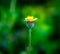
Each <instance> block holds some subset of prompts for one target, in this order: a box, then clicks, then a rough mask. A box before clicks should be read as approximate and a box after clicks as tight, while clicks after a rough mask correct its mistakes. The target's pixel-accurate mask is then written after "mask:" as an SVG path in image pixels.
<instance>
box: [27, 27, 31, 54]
mask: <svg viewBox="0 0 60 54" xmlns="http://www.w3.org/2000/svg"><path fill="white" fill-rule="evenodd" d="M28 50H29V54H31V28H30V29H29V49H28Z"/></svg>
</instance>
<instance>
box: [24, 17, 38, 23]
mask: <svg viewBox="0 0 60 54" xmlns="http://www.w3.org/2000/svg"><path fill="white" fill-rule="evenodd" d="M35 20H37V18H34V17H33V16H27V17H26V18H25V21H28V22H33V21H35Z"/></svg>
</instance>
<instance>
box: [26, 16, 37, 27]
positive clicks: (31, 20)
mask: <svg viewBox="0 0 60 54" xmlns="http://www.w3.org/2000/svg"><path fill="white" fill-rule="evenodd" d="M35 20H37V18H34V17H33V16H27V17H26V18H25V21H26V25H27V27H28V28H33V27H34V21H35Z"/></svg>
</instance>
